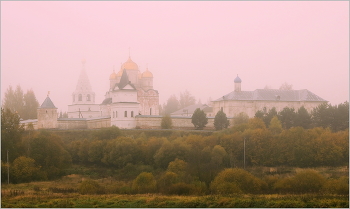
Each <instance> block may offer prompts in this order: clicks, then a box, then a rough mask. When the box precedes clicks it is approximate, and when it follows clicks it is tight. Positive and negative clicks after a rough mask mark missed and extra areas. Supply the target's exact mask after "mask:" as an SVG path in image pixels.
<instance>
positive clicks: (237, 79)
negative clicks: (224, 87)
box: [234, 74, 242, 92]
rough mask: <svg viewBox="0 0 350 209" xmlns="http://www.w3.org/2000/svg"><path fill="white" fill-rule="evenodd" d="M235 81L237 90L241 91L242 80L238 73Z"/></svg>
mask: <svg viewBox="0 0 350 209" xmlns="http://www.w3.org/2000/svg"><path fill="white" fill-rule="evenodd" d="M234 82H235V91H238V92H240V91H241V83H242V80H241V79H240V78H239V77H238V74H237V77H236V78H235V80H234Z"/></svg>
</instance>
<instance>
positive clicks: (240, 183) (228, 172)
mask: <svg viewBox="0 0 350 209" xmlns="http://www.w3.org/2000/svg"><path fill="white" fill-rule="evenodd" d="M265 184H266V183H265V182H263V181H262V180H260V179H258V178H257V177H255V176H253V175H252V174H250V173H249V172H247V171H245V170H243V169H238V168H234V169H232V168H230V169H225V170H224V171H221V172H220V173H219V174H218V175H217V176H216V177H215V179H214V181H213V182H212V183H211V185H210V186H211V190H212V192H214V193H216V194H232V193H256V192H259V191H260V190H261V188H262V187H263V186H265Z"/></svg>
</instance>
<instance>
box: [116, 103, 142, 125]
mask: <svg viewBox="0 0 350 209" xmlns="http://www.w3.org/2000/svg"><path fill="white" fill-rule="evenodd" d="M138 110H139V104H138V103H113V104H111V115H110V117H111V119H110V120H111V126H113V125H115V126H117V127H119V128H128V129H130V128H135V127H136V121H135V116H136V115H137V114H138ZM125 112H126V114H127V115H126V117H125ZM132 113H133V115H131V114H132Z"/></svg>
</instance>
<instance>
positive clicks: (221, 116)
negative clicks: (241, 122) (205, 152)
mask: <svg viewBox="0 0 350 209" xmlns="http://www.w3.org/2000/svg"><path fill="white" fill-rule="evenodd" d="M229 125H230V121H229V120H227V117H226V114H225V113H224V111H222V110H220V111H219V112H218V113H216V115H215V119H214V126H215V129H216V130H222V129H225V128H227V127H228V126H229Z"/></svg>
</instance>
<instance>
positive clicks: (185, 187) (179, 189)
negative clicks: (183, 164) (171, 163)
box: [169, 182, 194, 195]
mask: <svg viewBox="0 0 350 209" xmlns="http://www.w3.org/2000/svg"><path fill="white" fill-rule="evenodd" d="M193 189H194V187H193V186H192V185H191V184H186V183H183V182H180V183H176V184H173V185H171V186H170V188H169V194H176V195H189V194H191V193H192V190H193Z"/></svg>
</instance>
